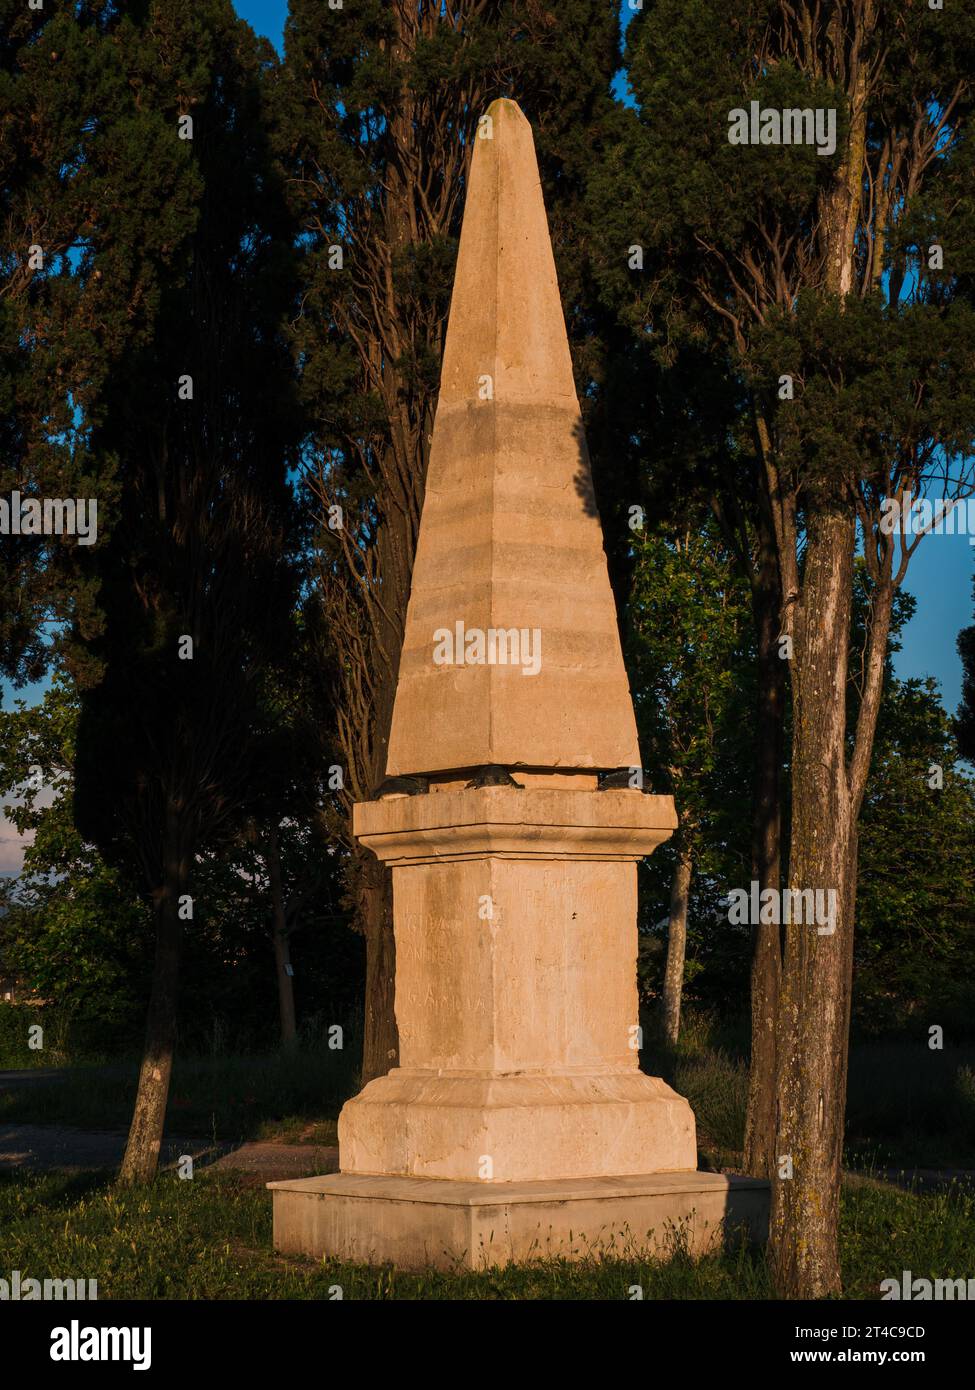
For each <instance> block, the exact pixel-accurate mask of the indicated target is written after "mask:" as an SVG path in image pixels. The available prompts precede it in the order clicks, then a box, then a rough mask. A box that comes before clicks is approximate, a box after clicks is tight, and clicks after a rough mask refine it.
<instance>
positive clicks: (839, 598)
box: [769, 511, 857, 1299]
mask: <svg viewBox="0 0 975 1390" xmlns="http://www.w3.org/2000/svg"><path fill="white" fill-rule="evenodd" d="M854 541H855V536H854V520H853V518H852V517H851V516H848V515H843V514H842V512H839V511H837V512H832V513H830V512H826V511H823V512H821V513H813V514H812V515H811V518H810V531H809V538H808V543H807V548H806V562H805V573H804V580H803V592H802V597H801V599H800V601H799V604H798V605H797V610H796V617H795V661H794V666H793V673H792V684H793V711H794V731H793V759H792V779H793V782H792V785H793V798H792V802H793V818H792V838H791V854H790V865H789V886H790V887H791V888H793V889H796V890H801V889H810V888H811V889H814V890H817V889H818V890H821V891H823V892H824V893H827V894H828V893H829V892H830V891H832V892H833V893H834V894H835V900H834V902H835V921H834V923H833V924H832V925H833V930H832V931H829V924H827V925H826V926H825V927H823V926H822V925H820V924H817V923H812V924H810V923H809V922H802V923H796V924H791V925H787V926H786V927H785V960H784V964H783V971H782V984H781V993H780V1001H779V1017H778V1034H777V1039H776V1043H777V1050H778V1076H777V1084H776V1105H777V1111H778V1134H777V1151H778V1152H777V1156H776V1157H777V1166H776V1168H775V1171H774V1172H773V1176H772V1210H771V1227H770V1233H769V1256H770V1260H771V1264H772V1270H773V1276H774V1280H775V1286H776V1290H777V1292H778V1294H779V1296H780V1297H784V1298H817V1299H818V1298H825V1297H828V1296H829V1295H831V1294H837V1293H839V1292H840V1290H841V1281H840V1261H839V1240H838V1228H839V1197H840V1178H841V1160H842V1150H843V1121H844V1106H845V1099H846V1073H847V1056H848V1044H849V1018H850V993H851V979H852V960H853V907H854V901H855V895H856V849H857V844H856V815H855V811H854V809H853V805H852V801H851V797H850V794H849V786H848V778H847V766H846V736H847V729H846V723H847V721H846V699H845V695H846V685H847V664H848V654H849V640H850V611H851V602H852V583H853V553H854ZM827 902H828V899H827Z"/></svg>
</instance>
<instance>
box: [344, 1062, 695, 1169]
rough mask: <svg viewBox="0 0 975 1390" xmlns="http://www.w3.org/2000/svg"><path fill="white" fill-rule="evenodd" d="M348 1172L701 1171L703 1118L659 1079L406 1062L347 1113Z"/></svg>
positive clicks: (377, 1082) (351, 1104)
mask: <svg viewBox="0 0 975 1390" xmlns="http://www.w3.org/2000/svg"><path fill="white" fill-rule="evenodd" d="M338 1128H339V1152H340V1155H341V1163H342V1171H343V1172H344V1173H379V1174H395V1175H399V1176H402V1177H422V1178H445V1179H449V1180H451V1181H459V1182H483V1181H488V1182H492V1181H493V1182H496V1183H502V1182H503V1183H511V1182H533V1181H538V1180H541V1179H543V1178H544V1179H546V1180H551V1179H560V1178H590V1177H604V1176H610V1175H613V1176H619V1175H626V1174H637V1173H653V1172H669V1171H678V1170H681V1171H693V1170H694V1169H695V1168H696V1167H697V1146H696V1138H695V1127H694V1114H693V1111H692V1110H691V1107H690V1106H689V1105H688V1103H687V1101H686V1100H684V1098H683V1097H682V1096H679V1095H677V1093H676V1092H675V1091H672V1090H671V1089H670V1087H669V1086H668V1085H666V1083H665V1082H663V1081H661V1080H660V1078H659V1077H656V1076H645V1075H644V1074H643V1072H640V1071H636V1070H634V1071H628V1072H608V1073H605V1074H598V1075H586V1076H576V1075H568V1076H562V1075H556V1076H551V1075H531V1074H522V1075H509V1076H495V1077H492V1076H486V1077H485V1076H451V1075H443V1074H437V1073H430V1072H411V1071H405V1070H396V1071H392V1072H390V1073H389V1074H388V1075H387V1076H381V1077H379V1078H377V1079H376V1080H375V1081H371V1082H370V1083H369V1084H368V1086H366V1087H365V1088H364V1089H363V1090H362V1091H360V1093H359V1094H358V1095H357V1096H355V1097H354V1099H352V1100H350V1101H348V1102H347V1103H346V1105H345V1106H343V1108H342V1113H341V1115H340V1116H339V1126H338Z"/></svg>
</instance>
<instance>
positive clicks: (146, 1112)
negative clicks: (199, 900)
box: [118, 808, 189, 1185]
mask: <svg viewBox="0 0 975 1390" xmlns="http://www.w3.org/2000/svg"><path fill="white" fill-rule="evenodd" d="M176 818H177V812H176V811H175V810H174V809H173V808H170V809H169V810H168V811H167V816H166V830H165V847H164V855H163V859H164V862H163V883H162V886H161V888H160V890H159V892H158V894H157V895H156V954H155V961H154V964H153V971H152V990H151V994H150V999H149V1013H148V1018H147V1021H146V1041H145V1048H144V1050H143V1055H142V1066H141V1068H140V1070H139V1085H138V1089H137V1091H136V1098H135V1109H134V1111H133V1114H132V1124H131V1126H130V1128H129V1137H128V1142H127V1143H126V1146H125V1155H124V1157H123V1159H122V1166H121V1168H120V1170H119V1177H118V1180H119V1182H120V1183H122V1184H124V1185H132V1184H136V1183H147V1182H152V1181H153V1179H154V1178H155V1177H156V1174H157V1172H158V1170H159V1154H160V1151H161V1149H162V1139H163V1130H164V1128H165V1124H166V1105H167V1102H168V1100H169V1083H170V1079H171V1077H172V1071H173V1057H174V1054H175V1051H176V1025H177V1001H178V990H179V958H180V944H181V937H182V928H183V923H182V920H181V918H180V902H179V900H180V897H181V896H182V895H183V894H184V893H185V891H186V888H187V885H188V882H189V859H188V856H187V855H186V853H185V852H184V851H183V849H182V847H181V844H180V835H179V832H178V829H177V826H176Z"/></svg>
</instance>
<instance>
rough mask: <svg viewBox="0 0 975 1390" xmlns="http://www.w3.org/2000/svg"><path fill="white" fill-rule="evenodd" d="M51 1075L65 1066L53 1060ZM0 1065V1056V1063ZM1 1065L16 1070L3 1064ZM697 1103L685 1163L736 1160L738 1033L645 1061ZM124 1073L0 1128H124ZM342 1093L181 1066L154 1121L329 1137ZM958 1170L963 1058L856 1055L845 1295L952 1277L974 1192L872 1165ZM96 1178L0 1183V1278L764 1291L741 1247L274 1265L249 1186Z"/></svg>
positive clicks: (951, 1053)
mask: <svg viewBox="0 0 975 1390" xmlns="http://www.w3.org/2000/svg"><path fill="white" fill-rule="evenodd" d="M59 1060H63V1061H67V1060H68V1059H67V1058H63V1059H59ZM2 1061H3V1058H2V1057H0V1064H2ZM7 1064H8V1065H11V1064H14V1065H15V1063H13V1059H9V1060H8V1062H7ZM643 1065H644V1067H645V1069H646V1070H647V1071H649V1072H651V1073H655V1074H658V1075H663V1076H665V1077H666V1078H667V1080H668V1081H670V1083H671V1084H672V1085H673V1086H674V1087H675V1088H676V1089H677V1090H678V1091H679V1092H680V1093H681V1094H682V1095H685V1096H686V1097H687V1098H688V1100H689V1101H690V1103H691V1105H692V1106H693V1108H694V1111H695V1114H696V1116H697V1122H698V1135H699V1149H700V1156H701V1163H702V1166H710V1167H731V1168H734V1167H735V1166H736V1164H737V1163H738V1161H739V1159H740V1149H741V1142H742V1132H743V1127H744V1115H745V1100H746V1096H747V1082H748V1076H747V1066H746V1063H745V1061H744V1060H743V1058H742V1056H741V1054H740V1038H739V1039H736V1037H735V1036H734V1034H727V1033H724V1032H722V1031H721V1030H720V1029H719V1028H718V1027H716V1026H715V1025H714V1024H713V1023H709V1022H708V1021H707V1020H700V1019H698V1020H694V1019H690V1020H688V1024H687V1026H686V1028H685V1030H684V1034H683V1037H682V1039H681V1044H680V1046H679V1047H678V1049H677V1051H676V1052H674V1053H670V1054H665V1053H661V1052H659V1051H655V1050H654V1046H653V1044H651V1045H650V1047H649V1048H648V1050H647V1052H645V1053H644V1060H643ZM136 1076H137V1064H136V1063H135V1062H134V1061H133V1062H131V1063H124V1062H121V1063H120V1062H115V1063H114V1064H112V1065H111V1066H109V1067H107V1068H104V1067H103V1068H95V1067H80V1066H73V1067H71V1068H70V1071H69V1074H68V1075H66V1076H64V1077H60V1078H59V1077H56V1076H52V1077H51V1078H50V1079H45V1080H38V1081H33V1082H31V1083H30V1084H16V1085H12V1086H10V1087H8V1088H7V1089H6V1090H4V1091H0V1124H2V1123H9V1124H17V1123H24V1124H28V1123H29V1124H58V1125H69V1126H70V1125H74V1126H78V1127H80V1128H89V1129H98V1128H101V1129H120V1130H124V1129H125V1128H127V1125H128V1121H129V1118H130V1116H131V1107H132V1100H133V1096H134V1091H135V1081H136ZM355 1089H356V1076H355V1073H354V1059H353V1058H352V1056H351V1052H341V1051H336V1052H331V1051H329V1050H328V1049H326V1048H312V1049H309V1050H305V1051H301V1052H298V1053H295V1054H292V1055H290V1056H288V1055H282V1054H280V1053H262V1054H251V1055H234V1054H227V1053H221V1052H213V1053H211V1054H207V1055H205V1056H197V1057H192V1056H182V1057H180V1058H179V1059H178V1061H177V1065H176V1070H175V1074H174V1081H173V1088H172V1093H171V1100H170V1109H169V1116H168V1127H169V1129H170V1131H171V1132H172V1133H173V1134H175V1135H179V1136H180V1137H186V1138H193V1137H197V1136H200V1137H204V1138H212V1139H214V1140H215V1141H219V1142H231V1143H232V1142H235V1141H237V1140H243V1139H252V1138H257V1139H279V1140H282V1141H285V1142H290V1143H297V1142H311V1143H316V1144H329V1143H334V1142H335V1118H336V1116H337V1114H338V1110H339V1108H340V1106H341V1104H342V1102H343V1100H344V1099H345V1098H346V1096H348V1095H350V1094H352V1093H353V1092H354V1090H355ZM885 1166H887V1167H889V1166H904V1167H905V1168H916V1167H917V1168H922V1167H931V1168H939V1167H943V1168H975V1049H972V1048H968V1049H964V1048H955V1049H951V1050H948V1049H946V1050H945V1051H944V1052H931V1051H929V1049H928V1048H927V1047H926V1046H925V1045H924V1044H923V1043H912V1042H906V1041H905V1042H891V1043H885V1044H875V1045H867V1046H859V1047H855V1048H854V1050H853V1053H852V1058H851V1070H850V1087H849V1103H848V1114H847V1167H848V1168H853V1169H857V1170H859V1171H858V1173H857V1175H854V1176H851V1177H850V1178H849V1179H848V1181H847V1182H846V1185H845V1188H844V1193H843V1210H842V1231H841V1249H842V1252H843V1268H844V1288H845V1293H846V1297H848V1298H859V1299H875V1298H877V1297H878V1296H879V1285H880V1281H881V1280H882V1279H886V1278H891V1277H894V1278H899V1277H900V1274H901V1271H902V1270H905V1269H909V1270H911V1271H912V1273H913V1275H914V1276H915V1277H917V1276H924V1277H928V1278H931V1279H935V1278H945V1277H949V1276H950V1277H966V1278H967V1277H968V1276H969V1275H971V1274H972V1272H973V1271H972V1269H971V1264H972V1252H973V1251H975V1190H973V1188H972V1187H971V1186H970V1185H969V1186H962V1185H954V1186H952V1187H949V1188H946V1189H940V1190H938V1189H934V1190H928V1191H925V1190H921V1189H920V1188H919V1189H918V1190H916V1191H901V1190H899V1189H898V1188H895V1187H893V1186H891V1185H889V1184H887V1183H884V1182H880V1181H877V1180H875V1179H873V1178H872V1177H870V1176H869V1170H870V1169H871V1168H881V1167H885ZM111 1178H112V1175H111V1174H83V1175H77V1176H70V1175H65V1174H47V1175H31V1174H26V1173H14V1174H0V1273H5V1271H12V1270H14V1269H18V1270H20V1272H21V1276H22V1278H28V1277H33V1278H39V1279H43V1278H45V1277H48V1278H67V1277H76V1278H94V1279H97V1280H98V1291H99V1297H101V1298H142V1299H159V1298H171V1299H178V1298H184V1299H185V1298H192V1299H229V1298H245V1299H268V1298H329V1297H331V1296H333V1292H332V1291H333V1290H334V1289H335V1287H336V1286H338V1287H340V1288H341V1290H342V1296H343V1297H345V1298H352V1299H356V1298H358V1299H387V1298H401V1299H468V1300H470V1299H539V1300H549V1299H560V1300H561V1299H569V1300H571V1299H626V1298H630V1297H631V1296H632V1295H631V1292H630V1291H631V1289H632V1288H633V1286H634V1285H639V1286H641V1288H642V1289H643V1296H644V1297H645V1298H648V1299H716V1298H732V1299H750V1300H756V1299H758V1300H761V1299H767V1298H770V1297H771V1292H770V1289H771V1285H770V1280H769V1275H768V1270H767V1268H766V1264H765V1258H764V1254H763V1252H762V1251H760V1250H755V1249H749V1248H746V1247H739V1248H735V1249H733V1250H729V1251H725V1252H720V1253H715V1254H713V1255H710V1256H707V1257H705V1258H704V1259H701V1260H697V1261H694V1260H691V1259H689V1258H688V1257H687V1256H686V1255H684V1254H683V1253H681V1252H680V1251H675V1253H674V1255H673V1257H672V1258H671V1259H669V1260H668V1261H666V1262H662V1263H653V1264H650V1263H645V1262H639V1261H635V1260H603V1261H593V1262H591V1263H588V1264H572V1263H568V1262H564V1261H550V1262H545V1263H538V1264H534V1265H527V1266H522V1267H519V1268H514V1269H506V1270H496V1271H491V1272H487V1273H483V1274H470V1273H464V1272H458V1273H456V1274H442V1273H432V1272H431V1273H426V1274H417V1275H413V1274H403V1273H399V1272H397V1271H396V1270H393V1269H389V1268H385V1269H369V1268H365V1267H355V1266H343V1265H338V1264H334V1263H328V1264H326V1263H323V1262H316V1261H314V1260H308V1259H300V1258H286V1257H283V1256H280V1255H277V1254H275V1252H274V1251H273V1249H272V1246H271V1199H270V1194H269V1193H268V1192H267V1191H266V1190H265V1188H264V1184H263V1181H262V1180H261V1179H259V1178H257V1177H255V1176H253V1175H249V1174H241V1173H232V1172H218V1171H214V1170H207V1169H206V1168H198V1169H197V1175H196V1177H195V1178H193V1179H192V1180H191V1181H185V1182H181V1181H180V1180H179V1179H178V1178H177V1177H176V1176H175V1175H174V1174H168V1175H166V1176H164V1177H162V1178H161V1179H160V1180H159V1181H158V1182H157V1183H156V1184H155V1185H154V1186H153V1187H152V1188H150V1189H146V1190H142V1191H136V1192H132V1191H116V1190H114V1189H113V1188H112V1185H111Z"/></svg>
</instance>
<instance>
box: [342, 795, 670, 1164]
mask: <svg viewBox="0 0 975 1390" xmlns="http://www.w3.org/2000/svg"><path fill="white" fill-rule="evenodd" d="M673 826H674V811H673V803H672V802H671V801H670V799H669V798H668V797H654V796H643V795H641V793H640V792H638V791H618V790H617V791H595V790H593V791H566V790H561V789H555V788H541V789H537V788H536V789H527V788H526V789H519V788H516V787H510V786H499V787H480V788H477V789H463V788H462V789H459V790H448V791H441V792H431V793H429V794H428V795H425V796H415V797H398V798H393V799H391V800H385V801H377V802H367V803H364V804H362V805H359V806H357V807H356V808H355V822H354V829H355V833H356V835H357V837H358V838H359V839H360V840H361V842H362V843H363V844H364V845H367V846H368V848H369V849H371V850H372V851H373V852H374V853H375V854H376V855H377V856H378V857H379V858H380V859H382V860H383V861H384V862H385V863H388V864H389V865H390V867H391V868H392V875H393V915H394V924H395V935H396V1020H397V1024H398V1026H399V1037H400V1066H399V1067H398V1068H397V1069H396V1070H395V1071H393V1072H391V1073H390V1074H389V1075H388V1076H384V1077H380V1078H379V1079H378V1080H376V1081H372V1082H370V1083H369V1085H368V1086H366V1087H365V1089H364V1090H363V1091H362V1092H361V1094H360V1095H358V1096H356V1097H355V1099H354V1100H351V1101H349V1103H348V1104H347V1105H346V1106H345V1107H344V1108H343V1110H342V1114H341V1116H340V1117H339V1151H340V1154H341V1161H342V1171H343V1172H346V1173H382V1174H386V1175H394V1174H395V1175H398V1176H402V1177H426V1178H446V1179H450V1180H453V1181H460V1182H475V1181H482V1182H531V1181H534V1180H537V1179H546V1180H551V1179H561V1178H578V1177H585V1178H591V1177H603V1176H609V1175H616V1176H619V1175H623V1174H636V1173H646V1172H649V1171H656V1170H660V1169H671V1170H677V1169H693V1168H695V1167H696V1162H697V1155H696V1149H695V1138H694V1116H693V1114H692V1113H691V1109H690V1106H689V1105H688V1104H687V1102H686V1101H685V1100H683V1099H682V1098H681V1097H680V1096H677V1095H676V1094H675V1093H674V1092H673V1091H671V1090H670V1088H669V1087H668V1086H666V1085H664V1083H663V1082H662V1081H660V1080H658V1079H656V1078H654V1077H649V1076H644V1075H643V1073H642V1072H641V1071H640V1070H639V1064H638V1061H639V1058H638V1049H639V1032H638V1028H639V1018H638V1004H637V988H636V951H637V935H636V864H635V861H636V860H637V859H638V858H640V857H642V856H643V855H645V854H648V853H649V852H650V851H651V850H652V849H653V848H655V846H656V845H658V844H659V843H660V841H661V840H663V839H665V838H666V837H667V836H668V835H670V833H671V831H672V830H673Z"/></svg>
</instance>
